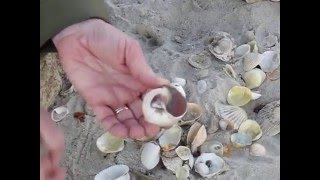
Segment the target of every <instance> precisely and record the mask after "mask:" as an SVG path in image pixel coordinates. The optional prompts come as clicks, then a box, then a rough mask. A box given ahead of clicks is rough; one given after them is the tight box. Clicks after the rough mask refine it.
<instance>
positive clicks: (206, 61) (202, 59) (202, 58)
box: [188, 53, 211, 69]
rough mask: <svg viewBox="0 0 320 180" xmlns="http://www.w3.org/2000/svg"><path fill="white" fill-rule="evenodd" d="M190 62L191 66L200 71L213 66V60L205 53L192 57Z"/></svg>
mask: <svg viewBox="0 0 320 180" xmlns="http://www.w3.org/2000/svg"><path fill="white" fill-rule="evenodd" d="M188 62H189V64H190V65H191V66H193V67H195V68H198V69H207V68H209V67H210V66H211V59H210V58H209V57H208V56H206V55H205V54H204V53H199V54H193V55H191V56H190V57H189V59H188Z"/></svg>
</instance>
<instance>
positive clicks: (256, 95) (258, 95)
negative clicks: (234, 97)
mask: <svg viewBox="0 0 320 180" xmlns="http://www.w3.org/2000/svg"><path fill="white" fill-rule="evenodd" d="M261 96H262V95H261V94H260V93H258V92H254V91H251V100H256V99H259V98H260V97H261Z"/></svg>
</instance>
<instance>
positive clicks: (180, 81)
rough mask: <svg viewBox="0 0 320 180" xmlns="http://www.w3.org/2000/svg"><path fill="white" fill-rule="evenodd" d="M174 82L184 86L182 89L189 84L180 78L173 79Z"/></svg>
mask: <svg viewBox="0 0 320 180" xmlns="http://www.w3.org/2000/svg"><path fill="white" fill-rule="evenodd" d="M172 82H173V83H177V84H179V85H180V86H182V87H183V86H185V85H186V83H187V81H186V80H185V79H183V78H179V77H176V78H173V79H172Z"/></svg>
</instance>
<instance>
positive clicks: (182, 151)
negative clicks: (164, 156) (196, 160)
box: [175, 146, 192, 161]
mask: <svg viewBox="0 0 320 180" xmlns="http://www.w3.org/2000/svg"><path fill="white" fill-rule="evenodd" d="M175 151H176V153H177V155H178V156H179V157H180V158H181V159H182V160H184V161H186V160H188V159H189V158H190V156H192V154H191V151H190V149H189V148H188V147H186V146H179V147H177V148H176V149H175Z"/></svg>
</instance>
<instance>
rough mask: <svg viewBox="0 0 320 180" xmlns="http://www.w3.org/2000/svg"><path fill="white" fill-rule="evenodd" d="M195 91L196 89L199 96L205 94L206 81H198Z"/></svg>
mask: <svg viewBox="0 0 320 180" xmlns="http://www.w3.org/2000/svg"><path fill="white" fill-rule="evenodd" d="M197 89H198V92H199V93H200V94H202V93H204V92H206V90H207V83H206V81H205V80H200V81H198V83H197Z"/></svg>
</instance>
